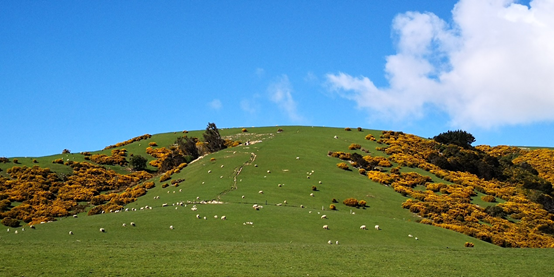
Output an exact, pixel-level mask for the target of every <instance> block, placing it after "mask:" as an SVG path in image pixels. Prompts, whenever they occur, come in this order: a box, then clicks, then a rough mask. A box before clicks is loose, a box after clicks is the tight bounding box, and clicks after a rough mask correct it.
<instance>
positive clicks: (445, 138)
mask: <svg viewBox="0 0 554 277" xmlns="http://www.w3.org/2000/svg"><path fill="white" fill-rule="evenodd" d="M433 140H435V141H436V142H439V143H442V144H454V145H458V146H460V147H463V148H465V149H470V148H472V146H471V144H472V143H474V142H475V137H474V136H473V135H472V134H470V133H468V132H466V131H462V130H457V131H448V132H446V133H440V134H439V135H438V136H435V137H434V138H433Z"/></svg>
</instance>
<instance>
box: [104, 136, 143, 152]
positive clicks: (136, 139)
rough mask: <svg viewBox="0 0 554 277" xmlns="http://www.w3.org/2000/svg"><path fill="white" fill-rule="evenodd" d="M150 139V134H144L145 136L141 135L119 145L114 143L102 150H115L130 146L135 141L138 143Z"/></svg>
mask: <svg viewBox="0 0 554 277" xmlns="http://www.w3.org/2000/svg"><path fill="white" fill-rule="evenodd" d="M151 137H152V135H150V134H145V135H142V136H138V137H134V138H132V139H129V140H126V141H124V142H119V143H116V144H114V145H109V146H106V147H105V148H104V150H106V149H111V148H116V147H121V146H125V145H127V144H131V143H133V142H135V141H140V140H143V139H149V138H151Z"/></svg>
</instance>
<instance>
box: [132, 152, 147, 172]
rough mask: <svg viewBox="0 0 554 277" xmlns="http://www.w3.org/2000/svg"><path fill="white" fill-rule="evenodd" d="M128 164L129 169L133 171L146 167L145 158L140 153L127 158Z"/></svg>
mask: <svg viewBox="0 0 554 277" xmlns="http://www.w3.org/2000/svg"><path fill="white" fill-rule="evenodd" d="M129 165H130V166H131V169H132V170H134V171H140V170H145V169H146V158H144V157H143V156H141V155H133V156H132V157H131V158H130V159H129Z"/></svg>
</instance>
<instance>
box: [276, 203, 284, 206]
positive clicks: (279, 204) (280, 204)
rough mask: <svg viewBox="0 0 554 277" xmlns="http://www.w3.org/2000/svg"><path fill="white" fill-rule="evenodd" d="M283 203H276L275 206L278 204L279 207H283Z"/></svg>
mask: <svg viewBox="0 0 554 277" xmlns="http://www.w3.org/2000/svg"><path fill="white" fill-rule="evenodd" d="M282 205H283V203H277V204H275V206H278V207H281V206H282Z"/></svg>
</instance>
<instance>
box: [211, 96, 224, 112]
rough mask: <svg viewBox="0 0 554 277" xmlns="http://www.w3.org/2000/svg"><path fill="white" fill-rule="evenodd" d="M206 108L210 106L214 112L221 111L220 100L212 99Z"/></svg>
mask: <svg viewBox="0 0 554 277" xmlns="http://www.w3.org/2000/svg"><path fill="white" fill-rule="evenodd" d="M208 106H210V108H212V109H214V110H219V109H221V107H223V104H221V100H219V99H214V100H212V101H211V102H210V103H208Z"/></svg>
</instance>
